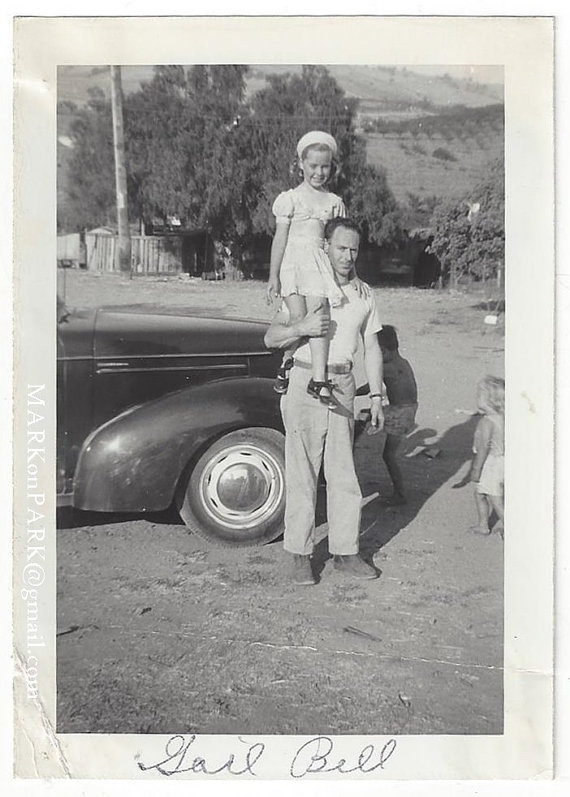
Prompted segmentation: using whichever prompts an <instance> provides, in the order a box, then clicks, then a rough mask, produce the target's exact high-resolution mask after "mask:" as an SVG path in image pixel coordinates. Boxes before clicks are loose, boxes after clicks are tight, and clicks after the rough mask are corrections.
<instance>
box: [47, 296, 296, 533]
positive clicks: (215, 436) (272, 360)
mask: <svg viewBox="0 0 570 797" xmlns="http://www.w3.org/2000/svg"><path fill="white" fill-rule="evenodd" d="M265 329H266V325H265V324H263V323H260V322H258V321H246V320H240V319H234V318H226V317H218V318H214V317H212V316H211V315H209V314H207V313H206V312H200V311H197V312H194V311H193V312H189V311H188V310H187V309H185V310H180V309H176V308H170V307H156V306H148V305H145V306H143V305H139V306H112V307H103V308H99V309H96V310H71V309H68V308H66V307H65V306H64V305H62V304H60V305H59V307H58V363H57V380H58V384H57V492H58V505H64V504H67V505H71V506H73V507H76V508H78V509H83V510H94V511H100V512H156V511H159V510H165V509H167V508H168V507H170V506H172V505H174V506H176V507H177V509H178V511H179V513H180V515H181V517H182V519H183V520H184V522H185V523H186V525H187V526H188V527H189V528H190V529H191V530H192V531H194V532H196V533H198V534H200V535H202V536H203V537H205V538H207V539H209V540H212V541H214V542H217V543H221V544H224V545H237V546H242V545H243V546H245V545H262V544H264V543H266V542H269V541H270V540H273V539H275V538H276V537H278V536H279V535H280V534H281V532H282V528H283V511H284V500H285V498H284V436H283V427H282V421H281V416H280V412H279V397H278V396H277V394H276V393H275V392H274V391H273V379H274V376H275V373H276V371H277V368H278V365H279V361H280V356H279V354H278V353H272V352H270V351H268V350H267V349H266V348H265V346H264V344H263V335H264V332H265Z"/></svg>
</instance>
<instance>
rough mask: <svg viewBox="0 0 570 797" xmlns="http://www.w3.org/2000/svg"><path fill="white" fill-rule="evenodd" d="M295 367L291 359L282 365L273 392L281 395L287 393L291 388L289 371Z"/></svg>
mask: <svg viewBox="0 0 570 797" xmlns="http://www.w3.org/2000/svg"><path fill="white" fill-rule="evenodd" d="M292 367H293V359H292V358H291V357H290V358H289V359H287V360H285V361H284V362H282V363H281V367H280V368H279V370H278V371H277V376H276V377H275V382H274V383H273V390H274V391H275V392H276V393H279V394H280V395H283V394H284V393H286V392H287V388H288V387H289V371H290V370H291V368H292Z"/></svg>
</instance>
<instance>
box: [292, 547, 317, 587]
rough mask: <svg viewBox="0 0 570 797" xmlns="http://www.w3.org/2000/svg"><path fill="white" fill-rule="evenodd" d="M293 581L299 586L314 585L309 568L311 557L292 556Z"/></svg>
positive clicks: (297, 554)
mask: <svg viewBox="0 0 570 797" xmlns="http://www.w3.org/2000/svg"><path fill="white" fill-rule="evenodd" d="M292 574H293V581H294V582H295V584H299V586H308V585H312V584H316V581H315V577H314V575H313V569H312V567H311V557H310V556H308V555H307V556H306V555H304V554H299V553H294V554H293V570H292Z"/></svg>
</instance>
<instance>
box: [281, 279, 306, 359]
mask: <svg viewBox="0 0 570 797" xmlns="http://www.w3.org/2000/svg"><path fill="white" fill-rule="evenodd" d="M283 301H284V302H285V306H286V307H287V310H288V311H289V320H290V321H291V322H292V323H295V322H297V321H300V320H301V319H302V318H304V317H305V316H306V315H307V305H306V303H305V297H304V296H299V295H298V294H296V293H292V294H291V295H290V296H285V297H284V299H283ZM298 348H299V344H298V343H295V344H291V346H288V347H287V348H286V349H285V351H284V352H283V363H286V362H287V360H290V359H291V358H292V357H293V355H294V354H295V352H296V351H297V349H298Z"/></svg>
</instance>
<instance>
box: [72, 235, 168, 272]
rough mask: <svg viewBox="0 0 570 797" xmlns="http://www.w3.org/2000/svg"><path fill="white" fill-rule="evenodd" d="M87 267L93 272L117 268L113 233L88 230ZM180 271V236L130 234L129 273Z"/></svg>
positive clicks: (86, 242) (86, 241)
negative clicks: (105, 233) (106, 233)
mask: <svg viewBox="0 0 570 797" xmlns="http://www.w3.org/2000/svg"><path fill="white" fill-rule="evenodd" d="M85 244H86V248H87V268H88V269H93V270H94V271H117V266H116V263H115V254H116V247H117V236H116V235H103V234H99V233H87V234H86V236H85ZM181 271H182V243H181V240H180V239H179V238H174V237H166V236H165V237H159V236H145V235H132V236H131V273H132V274H133V275H137V274H142V275H145V274H179V273H180V272H181Z"/></svg>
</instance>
